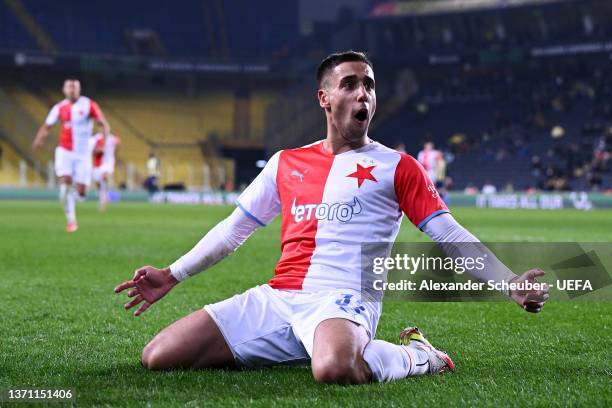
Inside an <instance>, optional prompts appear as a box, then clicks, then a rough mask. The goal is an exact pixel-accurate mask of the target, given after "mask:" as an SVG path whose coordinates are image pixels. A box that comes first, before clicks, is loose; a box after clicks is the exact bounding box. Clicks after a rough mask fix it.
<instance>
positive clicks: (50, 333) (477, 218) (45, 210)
mask: <svg viewBox="0 0 612 408" xmlns="http://www.w3.org/2000/svg"><path fill="white" fill-rule="evenodd" d="M230 211H231V208H230V207H204V206H168V205H148V204H130V203H125V204H118V205H111V206H110V208H109V209H108V212H107V213H104V214H98V213H97V211H96V208H95V203H91V202H89V203H85V204H81V205H79V207H78V215H79V225H80V230H79V231H78V232H77V233H75V234H72V235H70V234H67V233H65V232H64V219H63V215H62V212H61V210H60V207H59V204H57V203H53V202H17V201H5V202H0V236H1V244H0V260H1V266H0V389H6V388H9V387H11V388H14V387H17V388H21V387H45V388H48V387H56V388H57V387H69V388H73V389H75V390H76V393H77V405H79V406H91V405H96V406H147V405H149V406H154V407H169V406H189V407H197V406H243V405H245V404H254V405H256V406H262V407H268V406H273V405H279V406H281V405H282V406H285V405H293V406H295V405H300V406H304V405H308V406H331V407H337V406H364V407H371V406H398V407H399V406H402V407H403V406H421V407H425V406H482V405H485V406H507V405H510V406H526V405H529V406H568V405H570V406H606V405H607V406H610V405H612V387H611V384H612V382H611V379H612V366H611V363H610V360H611V355H610V353H611V350H612V319H611V318H610V316H611V315H612V303H604V302H557V303H555V302H549V304H548V305H547V306H546V307H545V308H544V311H543V312H542V313H541V314H539V315H532V314H527V313H525V312H523V311H521V310H520V309H519V308H518V307H517V306H516V305H514V304H512V303H511V302H506V303H399V302H398V303H388V304H386V305H385V312H384V313H383V316H382V318H381V321H380V325H379V329H378V333H377V337H378V338H382V339H386V340H389V341H395V340H396V338H397V335H398V333H399V331H400V329H402V328H403V327H405V326H408V325H418V326H419V327H421V328H422V329H424V330H425V332H426V333H427V334H428V338H429V339H430V341H432V343H433V344H434V345H436V346H437V347H439V348H441V349H443V350H446V351H448V352H449V354H450V355H451V356H452V357H453V359H454V360H455V362H456V364H457V371H456V372H455V373H453V374H446V375H442V376H437V377H420V378H410V379H407V380H404V381H399V382H395V383H390V384H371V385H366V386H351V387H347V386H326V385H319V384H316V383H315V382H314V381H313V379H312V376H311V373H310V370H309V368H307V367H294V368H271V369H262V370H254V371H240V370H216V371H191V372H185V371H175V372H147V371H146V370H145V369H143V368H141V366H140V363H139V357H140V352H141V350H142V347H143V346H144V345H145V344H146V342H147V341H149V340H150V339H151V338H152V337H153V336H154V335H155V334H156V333H157V332H158V331H159V330H160V329H162V328H163V327H165V326H166V325H168V324H169V323H171V322H173V321H174V320H176V319H178V318H180V317H182V316H184V315H186V314H187V313H189V312H191V311H193V310H195V309H197V308H200V307H202V306H203V305H204V304H206V303H209V302H214V301H218V300H221V299H224V298H226V297H228V296H230V295H233V294H235V293H238V292H241V291H243V290H245V289H247V288H249V287H251V286H253V285H255V284H259V283H263V282H265V281H266V280H267V279H268V278H269V277H270V276H271V274H272V270H273V267H274V265H275V262H276V260H277V257H278V254H279V230H280V222H279V221H278V220H277V221H275V222H274V223H273V224H272V225H270V226H268V227H266V228H263V229H261V230H259V231H258V232H257V233H256V234H255V235H254V236H252V237H251V239H250V240H249V241H248V242H247V243H246V244H245V245H244V246H243V247H242V248H240V249H239V250H238V252H236V253H235V254H234V255H232V256H231V257H229V258H228V259H226V260H225V261H224V262H222V263H220V264H218V265H217V266H215V267H214V268H213V269H211V270H209V271H207V272H205V273H203V274H200V275H198V276H197V277H195V278H193V279H191V280H189V281H187V282H185V283H182V284H181V285H179V286H178V287H177V288H175V290H174V291H173V292H171V293H170V294H169V295H168V296H167V297H166V298H165V299H163V300H162V301H160V302H159V303H157V304H155V305H154V306H153V307H151V309H149V311H147V312H146V313H145V314H144V315H143V316H142V317H140V318H134V317H132V315H131V313H128V312H126V311H124V310H123V308H122V305H123V303H125V301H126V298H125V295H115V294H114V293H113V287H114V286H115V285H116V284H117V283H119V282H120V281H123V280H125V279H127V278H129V277H130V276H131V274H132V272H133V270H134V269H135V268H136V267H138V266H141V265H143V264H151V265H156V266H165V265H167V264H169V263H170V262H172V261H173V260H174V259H176V258H177V257H178V256H180V255H182V254H183V253H184V252H185V251H187V250H188V249H189V248H191V246H192V245H193V244H194V243H195V242H196V241H197V240H199V238H200V237H201V236H202V234H203V233H205V232H206V231H207V230H208V229H209V228H211V227H212V226H213V225H214V224H215V223H216V222H217V221H219V220H220V219H221V218H222V217H224V216H225V215H226V214H229V212H230ZM454 214H455V217H456V218H457V219H458V220H459V221H460V222H461V223H462V224H463V225H465V226H466V227H468V228H469V229H470V230H471V231H472V232H474V233H475V235H477V236H478V237H479V238H481V239H482V240H489V241H505V242H508V241H557V242H558V241H584V242H593V241H612V212H610V211H603V210H601V211H593V212H588V213H587V212H578V211H570V210H562V211H550V212H547V211H528V210H527V211H519V210H517V211H507V210H477V209H457V210H456V211H454ZM399 239H400V240H402V241H408V242H410V241H415V240H426V239H427V238H426V237H425V236H424V235H423V234H422V233H420V232H418V231H417V230H416V229H415V228H413V227H412V226H411V225H409V224H408V223H407V222H405V223H404V225H403V227H402V230H401V233H400V237H399Z"/></svg>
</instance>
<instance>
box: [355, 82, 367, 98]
mask: <svg viewBox="0 0 612 408" xmlns="http://www.w3.org/2000/svg"><path fill="white" fill-rule="evenodd" d="M367 100H368V91H367V90H366V88H365V86H364V85H363V84H361V85H359V89H357V101H358V102H366V101H367Z"/></svg>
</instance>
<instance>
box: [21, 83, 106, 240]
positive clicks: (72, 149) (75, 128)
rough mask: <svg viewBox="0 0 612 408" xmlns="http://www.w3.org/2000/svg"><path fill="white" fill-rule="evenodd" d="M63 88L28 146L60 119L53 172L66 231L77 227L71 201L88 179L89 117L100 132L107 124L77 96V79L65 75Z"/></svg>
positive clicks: (83, 190) (94, 107)
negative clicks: (57, 180) (62, 209)
mask: <svg viewBox="0 0 612 408" xmlns="http://www.w3.org/2000/svg"><path fill="white" fill-rule="evenodd" d="M63 92H64V95H65V96H66V99H64V100H63V101H61V102H58V103H56V104H55V105H53V107H52V108H51V111H50V112H49V115H48V116H47V119H46V120H45V123H44V124H43V125H42V126H41V127H40V129H39V130H38V132H37V133H36V138H35V139H34V142H33V143H32V147H33V148H35V149H37V148H41V147H42V146H43V145H44V143H45V140H46V139H47V137H48V136H49V130H50V129H51V127H53V125H55V124H56V123H57V122H58V121H59V122H60V123H61V125H62V127H61V130H60V138H59V144H58V146H57V147H56V148H55V174H56V175H57V177H58V178H59V181H60V201H61V203H62V205H63V207H64V213H65V214H66V222H67V224H66V231H68V232H75V231H76V230H77V229H78V225H77V219H76V210H75V204H76V201H77V200H83V199H84V198H85V193H86V191H87V187H88V186H89V183H90V180H91V146H90V139H91V136H92V133H93V121H95V122H96V123H97V124H98V125H99V126H101V127H102V129H103V133H104V135H108V134H109V132H110V126H109V124H108V122H107V121H106V119H105V118H104V114H103V113H102V110H101V109H100V107H99V106H98V104H97V103H95V102H94V101H92V100H91V99H89V98H88V97H86V96H81V83H80V82H79V80H78V79H73V78H69V79H66V80H65V81H64V87H63ZM75 189H76V191H75Z"/></svg>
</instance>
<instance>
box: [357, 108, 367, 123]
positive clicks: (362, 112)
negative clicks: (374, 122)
mask: <svg viewBox="0 0 612 408" xmlns="http://www.w3.org/2000/svg"><path fill="white" fill-rule="evenodd" d="M355 119H357V120H358V121H360V122H364V121H366V120H367V119H368V110H367V109H366V108H362V109H359V111H358V112H357V113H356V114H355Z"/></svg>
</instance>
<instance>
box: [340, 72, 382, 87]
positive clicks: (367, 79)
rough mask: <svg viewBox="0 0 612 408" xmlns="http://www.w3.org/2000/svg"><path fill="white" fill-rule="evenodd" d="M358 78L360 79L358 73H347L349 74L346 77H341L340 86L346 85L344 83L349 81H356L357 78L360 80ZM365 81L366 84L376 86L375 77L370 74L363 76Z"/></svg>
mask: <svg viewBox="0 0 612 408" xmlns="http://www.w3.org/2000/svg"><path fill="white" fill-rule="evenodd" d="M358 79H359V77H358V76H357V75H356V74H352V75H347V76H345V77H342V79H340V86H342V85H344V84H346V83H349V82H353V81H356V80H358ZM363 82H364V84H366V85H370V86H372V87H373V86H374V84H375V82H374V78H372V77H370V76H368V75H366V76H364V78H363Z"/></svg>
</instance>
